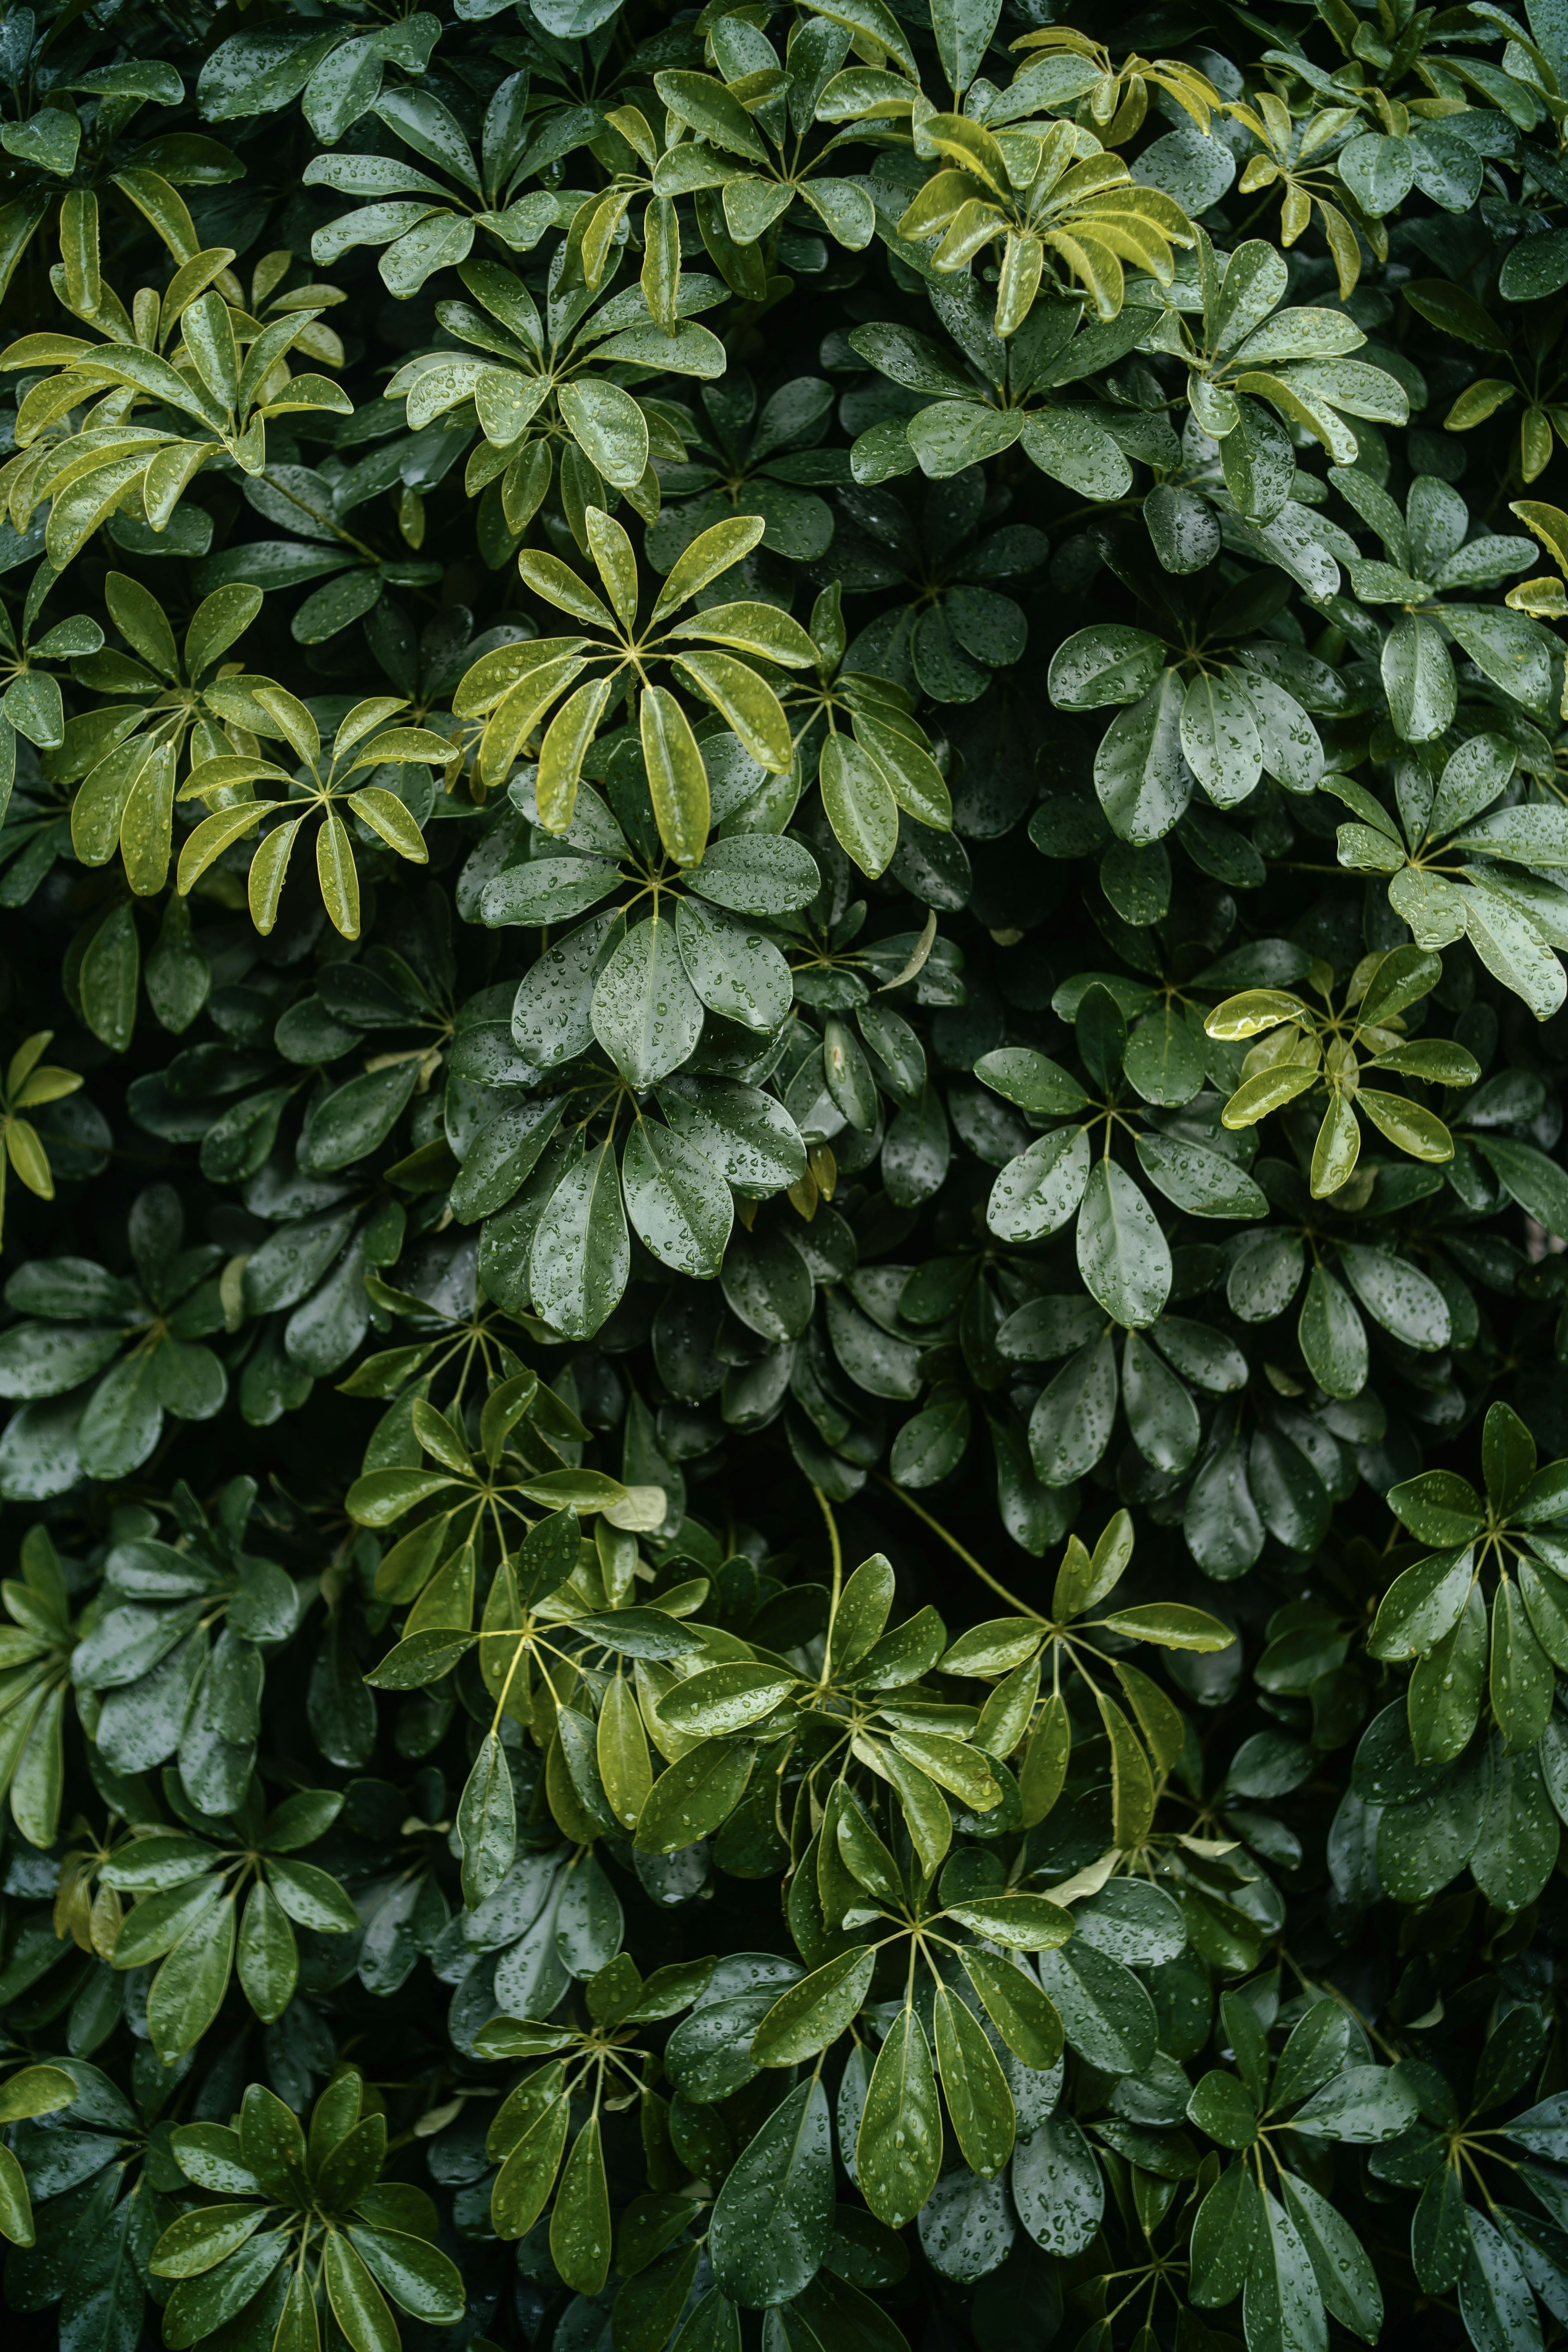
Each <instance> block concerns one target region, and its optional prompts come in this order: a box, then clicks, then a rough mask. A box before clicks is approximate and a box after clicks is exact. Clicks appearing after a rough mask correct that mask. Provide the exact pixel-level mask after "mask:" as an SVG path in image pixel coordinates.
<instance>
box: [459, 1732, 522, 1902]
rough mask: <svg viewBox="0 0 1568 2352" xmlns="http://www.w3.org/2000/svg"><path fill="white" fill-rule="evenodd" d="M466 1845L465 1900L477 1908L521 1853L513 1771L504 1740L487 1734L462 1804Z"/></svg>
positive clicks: (461, 1835) (461, 1833)
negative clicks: (518, 1848)
mask: <svg viewBox="0 0 1568 2352" xmlns="http://www.w3.org/2000/svg"><path fill="white" fill-rule="evenodd" d="M458 1838H459V1839H460V1841H461V1844H462V1855H463V1900H464V1902H465V1903H467V1904H468V1906H470V1907H477V1906H479V1904H481V1903H482V1902H483V1901H484V1899H485V1897H486V1895H489V1894H490V1893H491V1892H492V1891H493V1889H494V1888H495V1887H497V1886H499V1885H500V1882H501V1880H502V1879H503V1878H504V1877H505V1876H506V1874H507V1872H508V1871H509V1870H510V1868H511V1864H512V1856H513V1854H514V1853H515V1852H516V1850H517V1808H516V1804H515V1802H514V1801H513V1797H512V1788H511V1772H510V1768H509V1766H508V1763H507V1758H506V1751H505V1749H504V1748H502V1746H501V1743H500V1738H498V1737H497V1735H496V1734H495V1733H494V1732H493V1731H491V1732H487V1733H486V1735H485V1737H484V1738H483V1739H482V1740H481V1741H480V1743H479V1754H478V1755H477V1756H476V1757H475V1759H474V1762H473V1766H472V1769H470V1771H469V1773H468V1780H467V1782H466V1784H465V1786H464V1789H463V1793H462V1797H461V1799H460V1800H459V1801H458Z"/></svg>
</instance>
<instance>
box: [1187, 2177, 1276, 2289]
mask: <svg viewBox="0 0 1568 2352" xmlns="http://www.w3.org/2000/svg"><path fill="white" fill-rule="evenodd" d="M1263 2226H1264V2216H1263V2200H1262V2196H1261V2194H1260V2192H1259V2190H1258V2182H1257V2180H1256V2179H1255V2178H1254V2177H1253V2174H1252V2172H1251V2170H1250V2169H1249V2168H1248V2166H1247V2162H1246V2161H1245V2159H1244V2160H1243V2161H1242V2162H1240V2163H1238V2164H1233V2165H1231V2166H1230V2167H1229V2168H1227V2169H1226V2171H1224V2172H1222V2173H1221V2175H1220V2177H1219V2179H1217V2180H1216V2181H1215V2184H1214V2187H1213V2188H1212V2189H1210V2190H1209V2192H1208V2194H1207V2196H1206V2197H1205V2199H1204V2200H1203V2203H1202V2204H1201V2205H1200V2206H1199V2208H1198V2211H1197V2218H1196V2220H1195V2221H1194V2223H1193V2236H1192V2288H1191V2292H1192V2298H1193V2301H1194V2303H1195V2304H1198V2305H1202V2306H1203V2307H1205V2309H1213V2308H1214V2307H1215V2305H1219V2304H1226V2303H1232V2302H1234V2301H1235V2299H1236V2297H1237V2295H1238V2294H1240V2293H1241V2291H1242V2289H1243V2287H1244V2286H1246V2285H1247V2281H1248V2278H1249V2277H1250V2274H1251V2269H1252V2261H1253V2250H1254V2247H1255V2246H1256V2244H1257V2242H1258V2236H1259V2234H1260V2233H1261V2231H1262V2229H1263Z"/></svg>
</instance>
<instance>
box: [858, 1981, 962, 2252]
mask: <svg viewBox="0 0 1568 2352" xmlns="http://www.w3.org/2000/svg"><path fill="white" fill-rule="evenodd" d="M855 2167H856V2179H857V2180H858V2184H859V2189H860V2193H861V2195H862V2196H863V2197H864V2198H865V2200H866V2202H867V2204H868V2206H869V2207H870V2209H871V2210H872V2212H873V2213H875V2214H876V2216H877V2218H878V2220H879V2221H886V2222H887V2224H888V2226H889V2229H893V2230H900V2229H902V2228H903V2226H904V2224H905V2223H906V2222H907V2221H912V2220H913V2218H914V2216H915V2215H916V2214H917V2213H918V2212H919V2211H920V2210H921V2206H922V2205H923V2204H924V2203H925V2201H926V2200H927V2198H928V2197H929V2196H930V2195H931V2190H932V2189H934V2188H935V2186H936V2180H937V2175H938V2173H939V2172H940V2171H941V2169H942V2110H941V2107H940V2105H939V2103H938V2100H937V2091H936V2076H935V2074H933V2072H932V2069H931V2045H930V2043H929V2042H927V2040H926V2037H925V2029H924V2027H923V2026H922V2025H921V2021H920V2019H919V2018H918V2017H917V2016H916V2014H915V2012H914V2011H913V2009H911V2008H906V2009H902V2010H900V2011H899V2013H898V2015H897V2016H896V2017H895V2019H894V2020H893V2022H892V2024H891V2026H890V2027H889V2030H888V2035H887V2039H886V2040H885V2041H884V2042H883V2044H882V2047H881V2049H880V2050H879V2052H878V2053H877V2063H876V2064H875V2066H874V2067H873V2068H872V2070H871V2082H870V2086H869V2088H868V2091H867V2094H866V2105H865V2106H864V2108H863V2109H862V2111H861V2116H860V2128H859V2132H858V2137H857V2138H856V2143H855Z"/></svg>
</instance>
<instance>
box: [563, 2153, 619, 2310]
mask: <svg viewBox="0 0 1568 2352" xmlns="http://www.w3.org/2000/svg"><path fill="white" fill-rule="evenodd" d="M611 2241H612V2231H611V2223H610V2192H609V2185H608V2183H607V2181H606V2179H605V2158H604V2154H603V2151H602V2149H601V2147H600V2143H599V2119H598V2116H596V2115H595V2116H590V2117H589V2119H588V2121H587V2122H586V2123H585V2124H584V2126H583V2128H582V2130H581V2131H580V2132H579V2133H578V2135H577V2137H576V2138H575V2140H574V2142H573V2144H572V2153H571V2154H570V2156H569V2157H568V2158H567V2159H566V2165H565V2169H564V2170H563V2173H562V2175H561V2184H560V2187H559V2188H558V2189H557V2190H556V2192H555V2204H554V2207H553V2209H552V2212H551V2216H550V2259H551V2261H552V2263H554V2265H555V2267H556V2269H557V2270H558V2271H559V2272H560V2273H561V2276H562V2278H563V2280H564V2282H565V2284H567V2285H568V2286H569V2287H571V2288H572V2289H573V2290H574V2292H575V2293H576V2294H589V2295H592V2294H598V2293H599V2290H600V2289H601V2287H602V2286H603V2285H604V2284H605V2279H606V2278H607V2277H608V2275H609V2270H610V2252H611Z"/></svg>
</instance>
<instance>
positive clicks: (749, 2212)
mask: <svg viewBox="0 0 1568 2352" xmlns="http://www.w3.org/2000/svg"><path fill="white" fill-rule="evenodd" d="M928 2064H929V2061H928ZM829 2130H830V2126H829V2116H828V2106H827V2095H826V2092H825V2091H824V2090H823V2087H822V2085H821V2084H820V2083H819V2082H816V2081H812V2082H809V2083H802V2084H800V2085H799V2086H798V2087H797V2088H796V2089H795V2090H793V2091H791V2092H790V2093H789V2094H788V2095H787V2096H786V2097H785V2098H784V2100H783V2101H782V2102H781V2103H780V2105H778V2106H776V2107H775V2108H774V2109H773V2113H772V2115H770V2116H769V2117H768V2119H767V2121H766V2122H765V2123H764V2124H763V2126H762V2129H761V2130H760V2131H759V2132H758V2133H757V2134H756V2136H755V2137H754V2138H753V2139H752V2141H751V2142H750V2143H749V2145H748V2146H747V2147H745V2148H743V2149H742V2153H741V2155H740V2157H739V2158H737V2160H736V2162H735V2164H734V2166H733V2168H731V2171H730V2172H729V2173H728V2174H727V2175H726V2177H725V2179H724V2183H723V2186H722V2187H721V2189H720V2191H719V2195H718V2198H717V2200H716V2201H715V2203H714V2207H713V2212H712V2217H711V2221H710V2228H709V2234H708V2254H709V2260H710V2263H712V2266H713V2277H714V2282H715V2284H716V2285H717V2286H718V2288H719V2290H720V2292H721V2294H723V2295H725V2296H726V2297H727V2298H728V2299H729V2300H730V2301H731V2303H738V2304H740V2305H742V2307H743V2308H744V2309H746V2310H748V2311H767V2310H772V2309H773V2308H775V2307H776V2306H777V2305H780V2304H787V2303H789V2302H790V2301H791V2300H792V2299H793V2298H794V2297H795V2295H797V2294H800V2292H801V2290H802V2289H803V2288H804V2287H805V2285H806V2284H807V2283H808V2282H809V2281H810V2280H811V2279H812V2278H813V2277H815V2275H816V2272H817V2271H818V2270H819V2269H820V2267H821V2264H822V2262H823V2259H824V2257H825V2255H826V2252H827V2248H828V2242H829V2241H830V2239H831V2237H832V2234H833V2155H832V2149H831V2145H830V2137H829Z"/></svg>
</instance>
